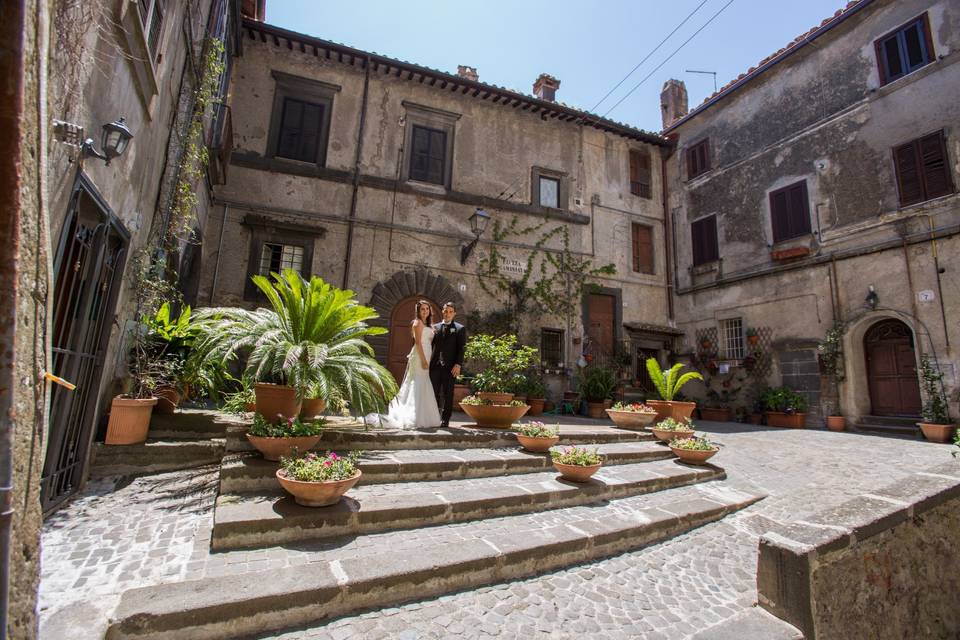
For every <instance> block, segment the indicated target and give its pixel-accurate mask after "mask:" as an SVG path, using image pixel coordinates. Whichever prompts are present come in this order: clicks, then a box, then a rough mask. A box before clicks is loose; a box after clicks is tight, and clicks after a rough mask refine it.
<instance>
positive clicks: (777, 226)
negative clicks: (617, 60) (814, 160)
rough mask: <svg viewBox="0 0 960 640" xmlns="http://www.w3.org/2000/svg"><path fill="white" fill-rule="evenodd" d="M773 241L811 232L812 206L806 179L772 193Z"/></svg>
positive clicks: (780, 240)
mask: <svg viewBox="0 0 960 640" xmlns="http://www.w3.org/2000/svg"><path fill="white" fill-rule="evenodd" d="M770 226H771V228H772V229H773V241H774V242H783V241H784V240H789V239H790V238H796V237H798V236H802V235H804V234H807V233H810V206H809V198H808V197H807V183H806V181H803V182H798V183H796V184H792V185H790V186H789V187H784V188H783V189H777V190H776V191H773V192H771V193H770Z"/></svg>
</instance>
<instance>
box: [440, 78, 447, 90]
mask: <svg viewBox="0 0 960 640" xmlns="http://www.w3.org/2000/svg"><path fill="white" fill-rule="evenodd" d="M447 84H448V83H447V81H446V80H441V81H440V88H441V89H446V88H447Z"/></svg>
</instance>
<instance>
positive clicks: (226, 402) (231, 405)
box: [220, 387, 257, 414]
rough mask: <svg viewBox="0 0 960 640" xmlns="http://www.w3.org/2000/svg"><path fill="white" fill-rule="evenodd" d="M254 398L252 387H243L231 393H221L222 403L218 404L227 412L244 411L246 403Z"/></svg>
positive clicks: (238, 412)
mask: <svg viewBox="0 0 960 640" xmlns="http://www.w3.org/2000/svg"><path fill="white" fill-rule="evenodd" d="M256 400H257V396H256V394H255V393H254V391H253V387H244V388H241V389H240V390H239V391H234V392H233V393H225V394H224V395H223V404H221V405H220V408H221V409H223V410H224V411H226V412H227V413H235V414H241V413H246V411H247V405H249V404H252V403H254V402H256Z"/></svg>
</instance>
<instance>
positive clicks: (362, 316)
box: [193, 269, 397, 413]
mask: <svg viewBox="0 0 960 640" xmlns="http://www.w3.org/2000/svg"><path fill="white" fill-rule="evenodd" d="M270 275H271V277H272V279H273V281H272V282H271V280H270V279H268V278H266V277H264V276H254V277H253V282H254V284H255V285H256V286H257V288H258V289H260V291H262V292H263V294H264V295H265V296H266V298H267V300H268V301H269V302H270V306H271V308H270V309H265V308H260V309H256V310H255V311H248V310H246V309H240V308H236V307H213V308H207V309H200V310H198V311H196V312H195V313H194V317H195V319H196V320H197V327H198V337H197V339H196V340H195V341H194V345H193V347H194V350H195V351H196V352H197V354H198V357H200V358H201V359H202V361H204V362H217V363H219V364H221V365H222V366H226V365H228V364H229V363H230V362H232V361H234V360H236V359H238V358H246V366H245V367H244V372H243V378H244V380H245V381H246V382H247V383H250V382H276V383H280V384H287V385H290V386H292V387H294V388H296V389H297V393H298V395H299V396H300V397H301V398H302V397H304V395H305V394H306V393H307V392H308V391H309V392H311V393H316V394H317V396H318V397H321V398H325V399H326V398H342V399H343V400H345V401H346V402H348V403H349V404H350V406H351V407H352V408H353V409H355V410H358V411H359V412H361V413H366V412H370V411H383V410H384V409H385V408H386V406H387V403H388V402H389V401H390V399H391V398H392V397H393V396H394V395H396V393H397V383H396V381H395V380H394V379H393V376H392V375H390V372H389V371H387V369H386V368H385V367H383V366H382V365H381V364H380V363H378V362H377V361H376V360H375V359H374V357H373V348H372V347H371V346H370V345H369V344H368V343H367V341H366V340H365V339H364V338H366V337H367V336H375V335H380V334H383V333H386V329H384V328H380V327H371V326H368V325H367V321H368V320H372V319H374V318H376V317H377V313H376V312H375V311H374V310H373V309H371V308H370V307H365V306H363V305H361V304H359V303H358V302H357V301H356V300H355V299H354V294H353V292H352V291H344V290H342V289H337V288H336V287H333V286H331V285H329V284H327V283H326V282H324V281H323V280H322V279H320V278H318V277H316V276H313V277H312V278H310V280H309V281H307V280H306V279H304V278H303V276H301V275H300V274H299V273H297V272H296V271H294V270H293V269H285V270H284V272H283V274H276V273H272V274H270Z"/></svg>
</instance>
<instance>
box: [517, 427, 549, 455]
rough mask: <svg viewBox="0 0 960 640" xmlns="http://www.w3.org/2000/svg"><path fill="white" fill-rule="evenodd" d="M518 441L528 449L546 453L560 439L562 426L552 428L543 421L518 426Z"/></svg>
mask: <svg viewBox="0 0 960 640" xmlns="http://www.w3.org/2000/svg"><path fill="white" fill-rule="evenodd" d="M516 429H517V441H518V442H519V443H520V446H522V447H523V448H524V449H526V450H527V451H532V452H534V453H545V452H547V451H549V450H550V447H552V446H553V445H555V444H557V443H558V442H559V441H560V427H559V426H555V427H553V428H550V427H548V426H546V425H545V424H543V423H542V422H538V421H534V422H529V423H527V424H521V425H518V426H517V427H516Z"/></svg>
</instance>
